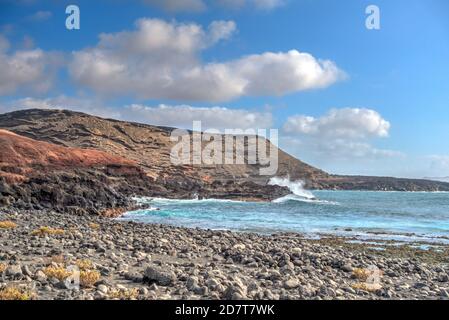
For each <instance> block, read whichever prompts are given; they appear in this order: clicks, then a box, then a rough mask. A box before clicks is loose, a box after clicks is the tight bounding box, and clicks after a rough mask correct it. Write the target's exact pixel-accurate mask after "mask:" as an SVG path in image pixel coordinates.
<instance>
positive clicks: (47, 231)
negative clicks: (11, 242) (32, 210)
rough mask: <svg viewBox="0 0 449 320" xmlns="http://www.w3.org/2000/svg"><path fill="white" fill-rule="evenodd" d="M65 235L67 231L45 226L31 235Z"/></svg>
mask: <svg viewBox="0 0 449 320" xmlns="http://www.w3.org/2000/svg"><path fill="white" fill-rule="evenodd" d="M64 233H65V231H64V230H62V229H54V228H51V227H47V226H44V227H40V228H39V229H36V230H34V231H33V232H31V235H33V236H45V235H63V234H64Z"/></svg>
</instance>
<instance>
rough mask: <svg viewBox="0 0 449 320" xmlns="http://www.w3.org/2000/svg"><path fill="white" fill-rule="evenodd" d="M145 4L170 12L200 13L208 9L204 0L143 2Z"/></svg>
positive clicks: (152, 0)
mask: <svg viewBox="0 0 449 320" xmlns="http://www.w3.org/2000/svg"><path fill="white" fill-rule="evenodd" d="M143 3H145V4H149V5H153V6H156V7H159V8H161V9H163V10H166V11H170V12H179V11H188V12H198V11H203V10H204V9H206V4H205V3H204V1H203V0H143Z"/></svg>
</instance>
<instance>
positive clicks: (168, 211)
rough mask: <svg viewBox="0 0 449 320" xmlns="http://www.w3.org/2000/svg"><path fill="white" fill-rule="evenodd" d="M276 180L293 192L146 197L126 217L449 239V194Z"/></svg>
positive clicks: (208, 225)
mask: <svg viewBox="0 0 449 320" xmlns="http://www.w3.org/2000/svg"><path fill="white" fill-rule="evenodd" d="M272 184H280V185H287V186H289V187H290V189H291V190H292V194H291V195H288V196H286V197H283V198H280V199H277V200H274V201H273V202H270V203H255V202H238V201H229V200H216V199H206V200H195V199H193V200H169V199H149V198H140V199H138V201H140V202H143V203H149V204H150V205H151V208H150V209H146V210H138V211H133V212H128V213H126V214H125V215H124V216H123V217H121V218H120V219H125V220H133V221H139V222H147V223H160V224H169V225H175V226H183V227H190V228H203V229H213V230H233V231H244V232H245V231H247V232H258V233H263V234H272V233H278V232H298V233H302V234H304V235H306V236H310V237H317V236H322V235H339V236H346V237H350V238H354V239H360V240H367V239H370V240H375V239H379V240H395V241H423V242H432V243H433V242H435V243H449V193H431V192H428V193H427V192H372V191H307V190H303V189H302V185H301V183H300V182H297V183H289V182H288V180H272ZM289 184H290V185H289Z"/></svg>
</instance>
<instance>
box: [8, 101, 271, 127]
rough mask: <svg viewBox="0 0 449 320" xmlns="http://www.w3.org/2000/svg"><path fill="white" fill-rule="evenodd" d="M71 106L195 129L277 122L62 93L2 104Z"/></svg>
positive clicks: (217, 110) (249, 114)
mask: <svg viewBox="0 0 449 320" xmlns="http://www.w3.org/2000/svg"><path fill="white" fill-rule="evenodd" d="M35 108H36V109H68V110H73V111H80V112H85V113H88V114H92V115H96V116H100V117H106V118H114V119H120V120H126V121H135V122H140V123H147V124H152V125H160V126H168V127H176V128H185V129H192V124H193V121H201V123H202V128H203V129H204V130H205V129H209V128H214V129H219V130H224V129H243V130H245V129H252V128H254V129H258V128H261V129H268V128H271V127H272V125H273V116H272V114H271V113H269V112H257V111H248V110H244V109H229V108H225V107H218V106H216V107H209V108H206V107H193V106H189V105H179V106H169V105H159V106H145V105H138V104H133V105H129V106H125V107H122V108H111V107H107V106H105V105H104V104H103V102H102V101H99V100H91V99H83V98H73V97H67V96H64V95H62V96H58V97H54V98H47V99H37V98H31V97H28V98H24V99H17V100H13V101H10V102H8V103H6V104H3V105H0V111H1V112H10V111H14V110H21V109H35Z"/></svg>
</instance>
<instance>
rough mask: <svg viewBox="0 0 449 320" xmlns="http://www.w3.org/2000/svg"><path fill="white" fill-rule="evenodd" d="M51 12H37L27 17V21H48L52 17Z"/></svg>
mask: <svg viewBox="0 0 449 320" xmlns="http://www.w3.org/2000/svg"><path fill="white" fill-rule="evenodd" d="M52 15H53V14H52V13H51V11H37V12H35V13H34V14H32V15H30V16H28V17H27V20H28V21H32V22H42V21H45V20H48V19H50V18H51V17H52Z"/></svg>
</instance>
